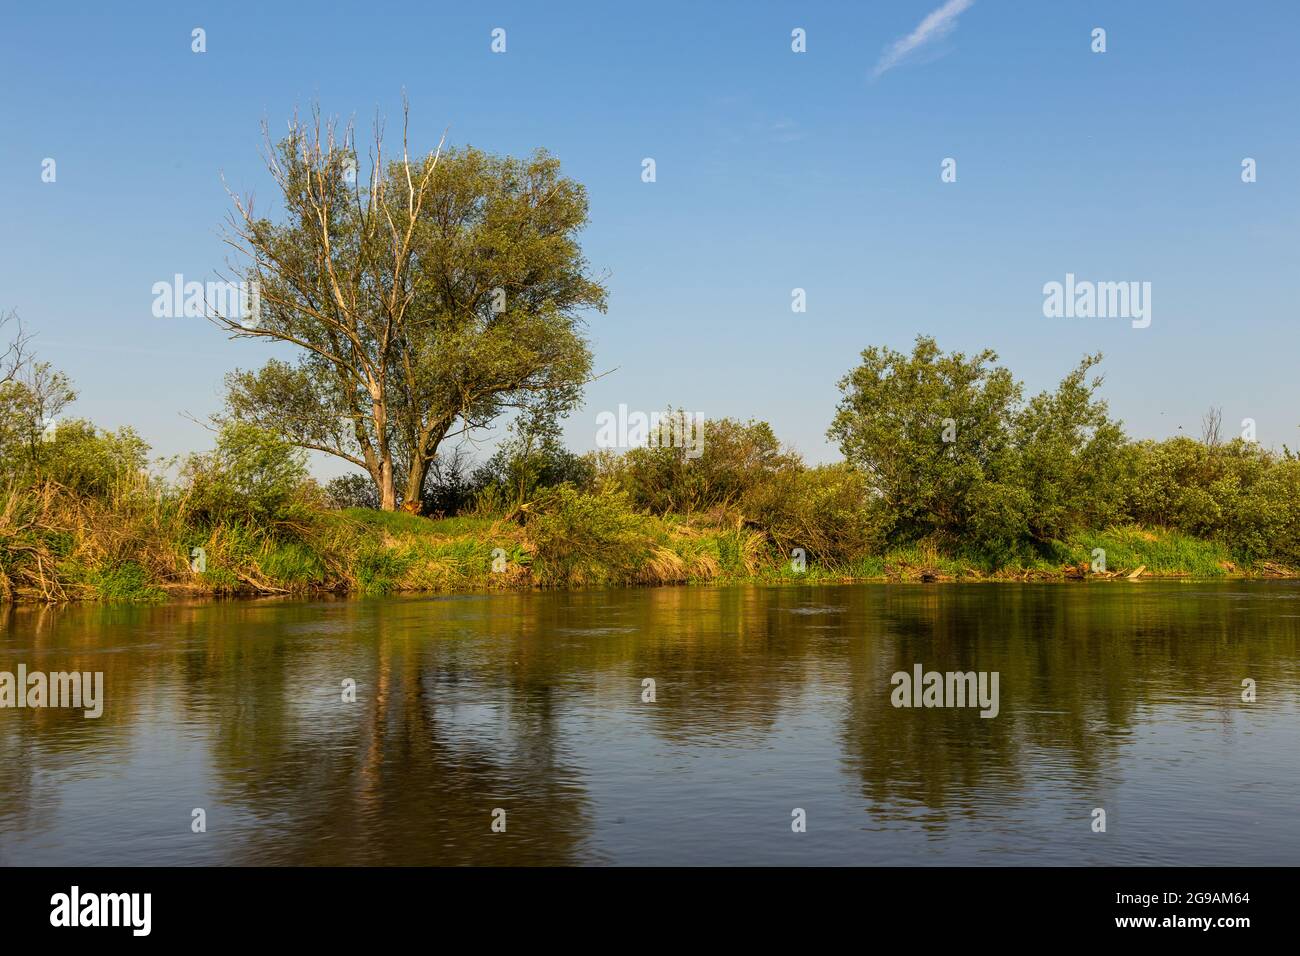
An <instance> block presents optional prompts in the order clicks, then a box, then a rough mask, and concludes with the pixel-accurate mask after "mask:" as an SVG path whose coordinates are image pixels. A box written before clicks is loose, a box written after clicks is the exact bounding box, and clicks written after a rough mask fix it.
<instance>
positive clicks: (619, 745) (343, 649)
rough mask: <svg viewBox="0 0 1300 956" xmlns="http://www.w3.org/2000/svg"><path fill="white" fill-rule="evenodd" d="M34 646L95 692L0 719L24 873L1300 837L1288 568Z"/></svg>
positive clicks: (784, 591)
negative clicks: (92, 707)
mask: <svg viewBox="0 0 1300 956" xmlns="http://www.w3.org/2000/svg"><path fill="white" fill-rule="evenodd" d="M20 664H22V665H25V667H26V669H27V670H28V671H29V672H32V671H43V672H55V671H70V670H78V671H87V672H96V671H99V672H102V673H103V675H104V701H103V714H102V716H101V717H99V718H98V719H89V718H86V717H85V716H83V713H82V711H80V710H71V709H67V708H60V709H56V708H50V707H47V708H44V709H33V708H21V709H19V708H5V709H0V864H10V865H12V864H68V865H80V864H90V865H100V864H127V865H132V864H326V865H346V864H402V865H407V864H437V865H447V864H493V865H527V864H551V865H554V864H569V863H618V864H768V863H778V864H796V865H798V864H861V865H875V864H891V865H894V864H1006V865H1026V864H1029V865H1043V864H1046V865H1055V864H1226V865H1255V864H1296V863H1297V862H1300V812H1298V811H1300V734H1298V733H1297V731H1298V730H1300V584H1297V583H1295V582H1227V583H1219V582H1216V583H1203V582H1194V583H1193V582H1145V583H1130V582H1115V583H1105V584H1086V585H1084V584H1042V585H1040V584H972V585H960V584H943V585H928V586H927V585H902V584H888V585H882V584H868V585H835V586H816V587H813V586H798V587H796V586H774V587H749V586H746V587H718V588H714V587H678V588H657V589H631V590H591V591H571V592H532V593H505V594H474V595H455V596H446V595H441V596H420V597H395V598H394V597H389V598H382V599H364V600H310V601H301V600H293V601H290V600H258V601H226V602H209V603H190V604H169V605H162V606H145V607H140V606H78V607H69V608H61V609H43V608H34V607H23V608H17V609H14V608H5V609H0V671H7V672H11V673H16V672H17V668H18V665H20ZM918 664H919V665H921V667H922V669H923V671H926V672H928V671H931V670H933V671H938V672H941V673H943V672H949V671H953V672H969V671H974V672H977V673H978V672H983V673H984V674H985V675H990V674H992V673H994V672H996V673H997V674H998V684H997V686H998V701H997V705H998V706H997V715H996V716H992V717H981V716H980V709H979V708H978V707H970V706H966V707H960V706H952V707H896V706H894V703H893V699H892V698H893V697H894V695H895V693H896V691H895V685H894V684H893V683H892V682H891V677H892V675H893V674H895V673H897V672H902V673H905V674H907V675H908V677H909V679H910V677H911V675H912V673H913V671H914V668H915V667H916V665H918ZM647 681H653V684H649V683H647ZM1243 681H1253V682H1254V684H1253V687H1254V698H1255V699H1254V700H1253V701H1245V700H1243ZM350 682H355V688H356V690H355V700H352V699H348V698H349V697H350V695H349V694H348V692H347V687H349V686H350ZM651 691H653V698H654V699H653V700H649V699H647V698H649V697H650V696H651ZM1247 696H1250V695H1247ZM196 810H201V811H202V813H201V814H196ZM1098 810H1101V811H1104V813H1105V817H1104V821H1105V830H1104V831H1100V830H1099V829H1098V828H1099V826H1100V820H1101V817H1100V816H1099V815H1098V814H1097V811H1098ZM200 819H201V820H202V822H203V824H204V827H202V828H200V827H199V826H198V821H199V820H200ZM494 823H495V826H496V829H495V830H494ZM503 826H504V832H499V831H501V828H502V827H503ZM196 829H198V830H200V832H195V831H196ZM799 830H802V832H797V831H799Z"/></svg>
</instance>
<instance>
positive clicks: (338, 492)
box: [325, 475, 379, 511]
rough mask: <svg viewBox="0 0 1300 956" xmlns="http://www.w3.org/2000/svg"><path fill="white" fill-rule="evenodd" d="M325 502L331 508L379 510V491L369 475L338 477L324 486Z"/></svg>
mask: <svg viewBox="0 0 1300 956" xmlns="http://www.w3.org/2000/svg"><path fill="white" fill-rule="evenodd" d="M325 501H326V503H328V504H329V506H330V507H331V508H336V509H338V510H340V511H342V510H344V509H345V508H373V509H376V510H377V509H378V508H379V489H377V488H376V487H375V483H374V481H372V480H371V478H370V476H369V475H339V476H338V477H337V478H331V479H330V480H329V481H328V482H327V483H326V485H325Z"/></svg>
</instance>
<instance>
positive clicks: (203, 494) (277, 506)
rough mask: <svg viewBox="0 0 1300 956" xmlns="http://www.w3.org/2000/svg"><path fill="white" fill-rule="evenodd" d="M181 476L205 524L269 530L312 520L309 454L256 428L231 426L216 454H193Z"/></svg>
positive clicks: (223, 433)
mask: <svg viewBox="0 0 1300 956" xmlns="http://www.w3.org/2000/svg"><path fill="white" fill-rule="evenodd" d="M182 474H183V480H184V481H185V484H186V486H187V501H186V504H187V507H188V509H189V512H190V514H191V516H192V517H194V518H195V519H197V520H198V521H200V522H206V523H216V522H222V521H225V522H232V523H242V522H252V523H254V524H259V525H269V524H276V523H280V522H287V521H294V520H303V519H306V518H307V517H309V515H310V507H309V506H310V503H311V502H310V488H311V487H312V486H311V485H310V484H309V483H308V481H307V463H306V455H305V454H304V453H303V452H302V451H300V450H299V449H297V448H295V447H294V446H292V445H290V444H289V443H288V442H286V441H284V440H283V439H281V438H279V437H277V436H275V435H272V434H271V433H269V432H266V431H263V430H262V429H260V428H258V427H256V426H255V425H250V424H247V423H245V422H239V421H229V422H226V423H225V424H224V425H223V426H222V427H221V432H220V434H219V435H218V436H217V447H216V450H215V451H213V452H210V453H208V454H206V455H191V456H190V457H189V459H188V460H187V461H186V463H185V465H184V468H183V469H182Z"/></svg>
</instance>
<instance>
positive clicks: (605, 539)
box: [528, 485, 654, 585]
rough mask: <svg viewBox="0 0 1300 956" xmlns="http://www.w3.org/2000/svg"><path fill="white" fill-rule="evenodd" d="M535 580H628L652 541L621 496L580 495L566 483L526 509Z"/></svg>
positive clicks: (643, 523)
mask: <svg viewBox="0 0 1300 956" xmlns="http://www.w3.org/2000/svg"><path fill="white" fill-rule="evenodd" d="M530 510H531V512H532V514H531V516H530V519H529V522H528V533H529V536H530V538H531V539H532V541H533V544H534V547H535V549H536V551H535V554H534V562H533V565H534V568H535V570H536V573H537V576H538V581H539V583H542V584H548V585H563V584H592V583H601V582H605V581H609V580H611V579H615V580H622V579H626V578H629V577H632V576H633V574H634V573H635V571H636V569H637V568H638V567H639V566H640V565H641V564H643V563H644V562H645V561H646V559H647V558H648V557H649V555H650V553H651V551H652V549H653V546H654V540H653V538H652V537H651V536H650V535H648V534H647V533H646V526H645V521H644V519H641V518H639V517H638V516H637V515H636V514H634V513H633V512H632V511H631V510H630V509H629V507H628V504H627V501H626V499H625V498H624V497H623V496H622V495H618V494H613V495H593V494H584V493H583V492H580V491H578V490H577V489H576V488H574V487H573V486H571V485H561V486H559V487H557V488H550V489H547V490H546V491H545V492H544V493H543V495H542V497H540V498H539V499H538V500H537V501H536V502H535V503H534V505H533V507H532V508H531V509H530Z"/></svg>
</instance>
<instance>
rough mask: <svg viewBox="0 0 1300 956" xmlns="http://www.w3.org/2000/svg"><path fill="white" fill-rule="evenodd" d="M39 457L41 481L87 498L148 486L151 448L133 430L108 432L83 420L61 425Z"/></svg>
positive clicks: (41, 446) (36, 466)
mask: <svg viewBox="0 0 1300 956" xmlns="http://www.w3.org/2000/svg"><path fill="white" fill-rule="evenodd" d="M35 455H36V458H35V462H34V473H35V475H36V476H37V477H38V478H47V479H49V480H51V481H55V482H57V483H58V484H60V485H63V486H64V487H65V488H69V489H71V490H73V491H75V492H78V493H79V494H83V495H95V496H98V497H108V496H109V495H110V494H111V493H113V492H115V491H122V490H124V489H134V488H138V487H140V486H141V485H142V484H144V483H145V482H147V477H146V466H147V465H148V455H149V446H148V445H147V444H145V442H144V440H143V439H142V438H141V437H140V436H139V435H137V434H136V433H135V431H133V430H132V429H130V428H121V429H119V430H118V431H115V432H106V431H100V430H98V429H96V428H95V426H94V425H92V424H91V423H90V422H87V421H83V420H80V419H77V420H73V421H66V422H60V423H59V425H58V427H57V428H56V429H52V430H51V431H50V432H49V433H48V438H45V439H43V440H42V441H41V442H40V443H39V444H38V445H37V447H36V450H35Z"/></svg>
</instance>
